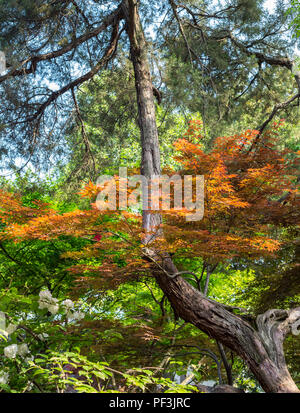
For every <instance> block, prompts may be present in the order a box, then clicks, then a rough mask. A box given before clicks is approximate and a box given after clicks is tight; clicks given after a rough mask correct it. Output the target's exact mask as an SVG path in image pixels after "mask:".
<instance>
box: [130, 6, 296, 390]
mask: <svg viewBox="0 0 300 413" xmlns="http://www.w3.org/2000/svg"><path fill="white" fill-rule="evenodd" d="M122 10H123V13H124V18H125V20H126V25H127V27H126V30H127V33H128V37H129V40H130V52H131V60H132V63H133V67H134V73H135V86H136V93H137V105H138V115H139V127H140V131H141V146H142V160H141V173H142V175H144V176H145V177H146V178H148V179H149V178H152V177H155V176H158V175H160V171H161V169H160V153H159V143H158V132H157V125H156V116H155V105H154V96H153V86H152V81H151V75H150V69H149V64H148V58H147V47H146V41H145V37H144V33H143V29H142V26H141V22H140V18H139V12H138V1H137V0H123V2H122ZM160 224H161V216H160V215H159V214H153V213H151V212H150V211H143V229H144V230H145V231H146V233H148V234H149V233H150V232H151V230H153V229H154V228H155V227H159V226H160ZM150 241H151V235H147V237H146V242H147V243H148V244H149V243H150ZM148 251H150V250H149V249H148ZM153 257H154V261H157V262H158V263H159V266H156V265H155V264H154V265H153V274H154V276H155V277H156V280H157V282H158V284H159V286H160V288H161V289H162V291H163V292H164V293H165V295H166V296H167V298H168V300H169V301H170V303H171V305H172V307H173V309H174V311H175V312H176V314H178V316H179V317H181V318H182V319H183V320H185V321H187V322H189V323H191V324H193V325H195V326H196V327H197V328H199V329H200V330H202V331H204V332H205V333H207V334H208V335H209V336H211V337H213V338H214V339H217V340H218V341H220V342H221V343H222V344H224V345H225V346H227V347H228V348H230V349H232V350H233V351H235V352H236V353H237V354H238V355H239V356H240V357H242V358H243V359H244V360H245V361H246V363H247V364H248V366H249V368H250V370H251V371H252V373H253V374H254V375H255V377H256V379H257V380H258V382H259V383H260V385H261V386H262V388H263V389H264V390H265V391H266V392H274V393H297V392H299V389H298V387H297V386H296V384H295V383H294V381H293V379H292V377H291V376H290V374H289V372H288V369H287V367H286V363H285V360H284V353H283V347H282V343H283V339H284V337H285V335H286V334H287V333H288V332H289V330H290V327H291V324H292V323H295V322H296V321H297V320H298V319H299V318H300V308H299V309H295V310H291V311H283V312H282V311H281V310H270V311H269V312H267V313H265V314H263V315H262V316H259V317H258V331H256V330H255V329H254V328H253V327H252V326H251V325H250V324H249V323H247V322H246V321H244V320H242V319H241V318H240V317H238V316H236V315H234V314H232V313H230V312H229V311H227V310H226V309H225V308H224V306H222V305H221V304H218V303H216V302H213V301H212V300H209V299H208V298H206V297H205V296H204V295H203V294H202V293H201V292H200V291H198V290H196V289H195V288H194V287H193V286H191V285H190V284H189V283H188V282H187V281H185V280H184V279H183V278H181V277H180V276H175V277H172V274H173V275H174V274H177V273H178V270H177V268H176V267H175V265H174V263H173V261H172V259H171V258H170V256H169V255H168V254H167V253H166V254H165V255H164V257H163V258H161V254H157V253H156V252H155V251H153ZM162 269H163V270H162ZM168 274H169V275H170V276H168ZM278 311H279V313H278ZM278 317H279V318H278Z"/></svg>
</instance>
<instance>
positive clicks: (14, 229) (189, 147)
mask: <svg viewBox="0 0 300 413" xmlns="http://www.w3.org/2000/svg"><path fill="white" fill-rule="evenodd" d="M280 127H281V123H279V124H277V125H276V124H275V125H273V127H272V129H269V130H267V131H265V133H264V139H263V140H262V141H260V142H256V138H257V135H258V131H255V130H247V131H245V132H244V133H242V134H237V135H234V136H229V137H221V138H217V139H216V140H215V143H214V146H213V147H212V148H211V149H210V150H209V151H207V150H204V149H203V144H202V140H203V136H202V132H201V131H202V124H201V122H200V121H191V122H190V125H189V128H188V131H187V133H186V134H185V135H184V136H183V138H182V139H180V140H178V141H177V142H175V148H176V152H177V153H176V160H177V162H178V168H179V170H178V171H176V172H177V173H180V174H181V175H185V174H190V175H198V174H200V173H201V174H203V175H204V178H205V196H204V202H205V205H204V217H203V219H202V220H199V221H195V222H187V220H186V216H187V215H188V214H190V213H191V211H189V210H186V209H185V208H182V210H180V211H178V210H175V209H174V208H172V200H171V208H170V209H169V210H167V211H164V210H161V211H152V213H153V214H154V213H156V214H158V213H160V214H162V218H163V224H162V227H161V226H160V228H162V229H163V233H164V236H161V234H160V235H159V236H157V237H156V238H155V239H154V240H153V241H152V242H151V244H149V246H147V245H146V246H145V245H144V244H143V243H142V242H143V239H144V233H143V232H141V229H140V228H141V221H142V217H141V215H139V214H138V215H136V214H135V213H133V212H129V211H105V210H104V211H101V210H99V209H98V208H97V207H96V205H95V204H94V203H92V205H91V208H90V209H88V210H74V211H72V212H66V213H60V212H58V211H55V210H54V209H52V208H49V207H48V208H47V205H46V204H40V205H39V207H38V208H29V207H24V206H22V201H21V200H20V199H18V197H17V196H14V195H12V194H9V193H6V194H5V193H4V192H2V193H1V194H2V197H1V221H2V225H3V227H2V232H1V238H2V240H13V241H14V242H17V243H19V242H24V241H26V240H27V241H28V240H34V239H35V240H42V241H44V242H45V241H48V242H49V241H53V240H55V239H60V238H61V237H63V236H69V237H70V236H71V237H75V238H79V239H84V240H87V242H88V243H87V244H86V245H85V246H84V247H83V248H82V249H79V250H78V249H77V250H74V251H66V252H64V253H63V254H62V258H63V259H66V260H71V261H72V262H73V263H74V264H73V265H72V266H70V267H69V268H68V269H67V270H68V271H69V272H70V273H71V274H72V277H75V280H76V283H75V286H74V291H73V293H74V294H75V296H77V297H80V296H81V295H82V294H83V293H84V292H88V291H109V290H115V289H117V288H120V286H121V285H122V284H125V285H126V284H127V283H130V282H132V281H134V282H136V281H138V282H139V283H142V282H143V279H146V280H147V279H148V278H149V277H150V279H151V278H153V271H154V273H155V271H157V270H158V271H161V270H162V271H163V272H164V273H166V275H167V277H171V279H176V278H177V277H178V276H179V275H180V276H182V277H183V278H185V280H186V281H185V282H188V283H189V284H190V285H191V286H192V285H193V286H194V287H195V288H196V289H198V290H199V291H200V292H201V293H202V294H204V296H206V295H207V294H208V291H209V282H210V279H211V278H212V277H213V275H214V272H217V269H218V266H222V265H225V264H226V263H230V262H231V261H232V260H237V261H238V260H242V259H246V260H248V261H249V260H250V261H251V260H258V259H267V258H270V257H276V256H277V255H278V253H279V252H280V250H281V249H282V248H283V247H284V246H285V244H286V243H291V239H289V240H288V241H287V240H286V238H285V236H284V229H285V228H287V229H288V228H290V227H295V226H297V225H298V224H299V211H300V208H299V206H300V200H299V194H298V189H297V185H296V179H297V168H298V165H299V154H298V153H294V152H292V151H288V150H280V149H278V145H277V141H278V137H279V136H280ZM166 172H168V174H170V176H171V175H172V174H173V173H174V172H175V171H170V170H168V171H166ZM101 188H103V187H101V186H100V187H99V186H97V185H96V184H93V183H92V182H90V183H89V184H88V185H87V186H85V188H84V189H83V190H82V191H81V192H80V194H81V196H82V197H87V198H91V199H92V201H93V200H95V197H96V195H97V193H98V192H99V191H100V190H101ZM130 191H132V189H131V190H129V194H130ZM173 197H174V193H172V194H171V198H173ZM12 200H13V202H12ZM156 230H157V229H156ZM295 237H296V235H295ZM145 247H146V248H145ZM149 248H151V250H152V249H155V250H156V251H158V253H157V254H158V255H159V254H162V255H163V254H164V251H168V252H169V253H172V256H173V257H172V258H173V260H175V262H178V263H180V262H181V263H183V264H181V267H182V269H181V270H180V271H179V272H178V273H177V274H178V275H177V274H171V273H170V274H168V273H167V270H166V269H165V268H163V267H162V262H161V260H160V258H157V256H154V257H153V255H152V254H151V250H149ZM91 259H92V260H95V261H94V262H93V263H85V261H86V262H88V261H90V260H91ZM188 259H190V260H193V259H198V260H199V259H200V266H199V267H200V268H198V270H197V271H192V270H191V269H190V268H189V266H188V265H186V264H184V263H185V260H188ZM162 308H163V307H162ZM224 308H225V309H226V310H229V311H230V313H229V314H232V315H233V312H235V311H237V312H238V315H233V317H239V318H240V317H241V318H240V319H243V318H245V320H247V312H245V310H243V309H238V308H237V309H236V310H235V309H234V307H233V308H231V307H230V306H224ZM162 311H163V314H164V311H165V310H162ZM175 311H176V310H175ZM163 314H162V315H163ZM85 325H86V324H85ZM92 325H93V323H92V324H91V326H92ZM111 326H112V324H111ZM200 328H201V327H200ZM139 331H140V334H141V337H143V339H146V340H151V341H153V340H154V341H155V340H158V341H159V340H160V339H161V332H159V329H158V330H157V327H156V328H154V330H153V328H151V327H150V325H149V326H147V325H145V330H144V331H143V329H141V326H140V327H139Z"/></svg>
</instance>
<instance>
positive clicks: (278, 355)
mask: <svg viewBox="0 0 300 413" xmlns="http://www.w3.org/2000/svg"><path fill="white" fill-rule="evenodd" d="M21 3H22V2H21ZM70 3H72V9H71V10H72V12H71V13H70V14H69V13H68V7H69V6H70ZM112 3H115V2H112ZM138 3H139V2H137V1H136V0H123V1H122V2H120V3H117V8H116V9H115V10H114V11H113V12H111V14H109V15H104V13H103V9H102V13H100V15H101V17H102V16H103V18H102V20H101V24H100V25H97V26H96V27H94V26H93V25H91V24H90V23H89V24H88V22H89V21H90V18H92V17H94V16H93V12H92V11H91V10H87V11H88V13H89V18H86V16H85V10H82V8H81V7H80V5H78V4H77V3H75V2H73V1H72V2H59V3H57V2H54V3H51V4H49V3H48V2H46V3H44V2H40V3H38V4H37V5H36V6H35V7H34V8H33V9H32V8H29V9H28V7H27V6H26V2H24V5H23V4H22V6H25V7H24V8H22V9H21V10H22V11H24V10H25V12H26V14H27V13H28V15H27V16H26V19H24V20H23V19H20V20H21V21H22V22H23V23H24V25H19V26H17V27H16V26H15V28H17V30H18V31H17V33H18V36H21V37H22V36H23V33H24V30H25V32H26V30H28V29H30V31H31V32H32V33H36V36H37V37H36V38H35V39H34V40H33V44H31V47H30V48H31V49H33V48H34V47H33V45H34V44H35V42H36V41H37V39H38V40H40V38H41V37H42V35H46V38H47V39H46V44H47V46H49V45H51V44H53V37H52V36H54V37H55V31H54V29H53V27H52V24H53V20H54V19H55V20H57V17H58V16H62V20H63V19H66V20H67V21H68V22H69V23H70V25H71V27H75V28H77V27H78V21H79V20H84V21H85V23H86V25H89V26H90V27H89V28H88V30H87V32H85V33H83V34H81V35H80V36H78V35H76V34H75V33H76V31H74V30H72V31H70V33H68V30H69V27H70V26H68V29H67V33H65V32H64V28H63V26H62V25H60V24H59V26H58V27H55V29H56V30H57V29H58V33H59V36H60V40H59V45H60V46H61V47H60V48H59V49H56V50H53V49H52V51H51V52H44V53H40V51H39V50H38V48H37V46H36V47H35V50H34V51H33V54H31V56H30V57H29V58H28V59H24V60H23V61H22V62H21V63H20V65H19V67H17V68H13V69H12V70H10V71H8V73H7V74H5V75H3V76H2V77H1V78H0V81H2V82H5V81H6V80H8V79H11V78H18V77H20V76H22V75H23V74H27V75H29V74H34V73H37V68H38V67H39V65H40V63H41V62H47V63H48V62H51V61H52V60H54V59H56V58H61V57H62V58H64V57H67V56H68V53H69V52H73V51H74V52H75V51H76V48H77V47H78V48H79V49H78V51H79V52H80V51H81V49H80V47H81V45H83V44H84V43H85V42H88V40H90V39H92V38H93V39H94V40H95V42H96V41H97V36H98V35H99V34H100V33H102V32H103V33H104V35H103V38H102V41H103V42H104V41H106V32H104V31H105V30H106V29H107V28H108V27H110V28H111V33H110V40H109V41H108V42H105V46H106V47H104V48H102V49H101V52H102V54H101V57H100V60H99V58H98V59H97V60H98V62H97V63H96V64H94V65H93V67H92V68H91V70H89V71H87V72H86V73H85V74H84V75H82V76H79V77H77V78H76V79H70V82H69V83H68V84H66V85H65V86H63V87H62V88H60V89H59V90H57V91H54V92H51V93H50V94H48V95H47V96H46V98H45V99H43V101H40V102H39V103H38V104H37V101H36V99H37V97H38V95H37V89H36V90H35V99H33V101H31V96H30V95H29V94H28V89H29V86H30V85H29V84H28V81H27V79H26V78H25V80H24V83H23V84H22V83H21V87H22V91H23V92H24V94H25V95H26V96H27V100H26V104H24V103H23V104H22V105H20V104H19V102H20V101H19V100H18V99H17V97H16V95H15V94H13V98H12V99H10V102H9V103H8V104H7V105H6V106H5V108H4V112H3V114H5V116H6V117H7V121H6V123H10V125H11V126H13V127H14V129H13V131H12V135H11V136H12V137H13V139H14V140H16V134H18V135H19V136H24V134H26V135H27V136H28V137H29V136H30V139H28V141H27V142H28V144H27V145H28V146H27V148H26V149H27V150H26V151H24V150H23V151H21V153H22V152H23V153H25V152H27V153H29V154H30V159H34V155H33V154H34V149H36V147H37V146H36V143H37V139H38V134H39V131H40V130H41V129H42V128H45V132H46V134H47V136H49V135H50V134H51V126H50V124H47V126H46V124H45V123H44V122H45V120H46V119H47V118H48V119H50V122H51V121H53V119H54V123H56V121H57V117H56V115H55V111H56V110H57V106H56V105H57V102H58V99H59V98H60V97H61V96H63V95H64V94H65V93H67V92H72V90H74V88H75V87H77V86H79V85H81V84H82V83H83V82H85V81H87V80H89V79H91V78H92V77H93V76H94V75H95V74H96V73H97V72H98V71H99V70H100V69H101V68H103V67H105V65H107V64H108V62H109V61H110V60H111V58H112V57H113V56H114V54H115V52H116V48H117V44H118V40H119V38H120V36H121V34H122V35H123V34H124V33H125V32H126V33H127V36H128V37H127V38H128V41H129V44H130V58H131V60H132V63H133V67H134V73H135V85H136V92H137V105H138V119H139V128H140V132H141V146H142V158H141V172H142V175H143V176H144V177H146V178H153V177H157V176H159V175H160V173H161V167H160V154H159V142H158V132H157V126H156V116H155V105H154V97H153V85H152V81H151V76H150V68H149V62H148V55H147V51H148V50H147V43H146V40H145V37H144V33H143V29H142V24H141V20H140V14H139V10H138ZM169 3H170V10H172V11H173V14H174V17H175V19H176V20H177V22H178V25H179V29H180V32H181V35H182V37H183V39H184V41H185V44H186V47H187V51H188V53H189V55H191V54H192V53H193V51H192V49H191V48H190V46H189V44H188V42H187V39H186V35H185V32H184V28H183V25H182V21H181V19H180V18H179V16H178V12H177V8H178V6H177V5H176V4H175V3H174V2H173V1H170V2H169ZM258 3H259V2H251V6H252V7H253V10H255V8H256V7H257V5H258ZM203 4H204V3H203ZM197 6H198V5H196V6H195V9H193V8H192V9H191V8H190V7H192V5H191V4H190V2H186V4H184V9H185V11H186V14H187V16H188V18H189V21H190V24H192V25H193V27H194V28H195V30H197V31H199V32H200V33H201V30H202V28H201V25H200V24H199V21H198V17H199V16H200V17H204V18H207V19H210V18H212V19H218V18H219V17H220V16H221V17H220V18H221V19H222V18H223V17H222V14H225V15H226V16H227V14H228V10H230V12H229V16H228V21H229V22H231V21H232V23H233V24H237V25H238V24H239V22H243V21H244V20H245V12H246V11H248V7H247V6H246V5H245V2H243V1H242V2H237V3H235V2H234V3H232V4H231V5H230V6H229V7H228V8H226V9H223V10H222V11H219V12H215V13H213V14H210V13H209V12H208V11H207V10H208V9H206V7H205V6H206V5H205V4H204V7H205V11H204V12H203V10H202V9H199V7H197ZM7 7H8V9H9V8H10V7H14V4H12V3H11V2H9V3H8V6H7ZM41 7H42V9H41ZM100 9H101V8H100ZM41 11H42V15H41V17H40V14H39V13H40V12H41ZM203 15H204V16H203ZM6 16H7V13H6ZM79 16H80V17H79ZM97 17H98V16H97ZM41 19H42V20H45V21H46V22H47V25H46V26H44V27H45V31H42V32H40V31H39V30H38V29H37V27H38V26H37V23H38V22H39V21H40V20H41ZM123 21H124V22H125V25H124V27H123V29H121V30H120V29H119V26H120V24H121V23H122V22H123ZM21 29H22V30H21ZM217 29H218V30H219V31H220V28H217ZM7 30H8V32H10V31H11V28H10V27H8V29H7ZM47 30H49V34H48V33H45V32H46V31H47ZM56 33H57V32H56ZM62 33H63V34H66V37H67V38H68V37H69V38H70V39H71V40H68V39H67V41H66V40H65V38H64V37H62V35H61V34H62ZM47 35H48V36H47ZM270 35H271V33H265V34H264V36H263V38H262V39H254V40H252V42H250V43H247V44H244V43H243V42H242V41H240V40H239V39H238V38H237V37H236V35H235V33H234V32H233V31H232V30H230V27H225V28H222V30H221V34H220V33H219V35H218V36H214V34H213V35H212V36H211V40H214V41H215V42H217V44H218V42H220V41H223V40H226V39H227V40H229V41H230V42H231V43H232V45H233V46H234V48H235V50H237V51H239V52H240V53H242V54H243V55H244V56H254V58H255V59H257V61H258V62H259V63H260V64H262V63H263V64H265V65H271V66H279V67H283V68H286V69H288V70H289V71H291V72H293V67H294V62H293V61H292V59H290V58H288V57H278V56H276V57H274V56H271V55H269V54H268V52H269V50H270V46H269V45H268V44H265V42H264V40H265V38H266V37H268V36H270ZM18 36H15V39H17V38H18ZM23 39H24V37H23ZM25 43H26V50H27V49H28V48H29V45H28V44H27V41H25ZM19 44H21V42H20V41H19ZM87 44H88V43H87ZM258 47H260V49H259V50H258V49H257V48H258ZM71 54H72V53H71ZM95 55H96V56H97V52H96V53H95ZM62 75H63V76H64V73H63V71H62ZM294 78H295V80H296V85H297V92H296V93H295V94H294V95H293V96H292V97H289V98H288V99H287V100H285V101H284V102H281V103H276V104H275V106H274V108H273V110H272V112H271V113H270V114H269V116H268V117H267V119H266V120H265V121H264V122H263V124H261V125H260V126H259V127H258V131H257V134H256V136H255V139H254V140H253V142H252V147H254V148H255V147H258V145H259V142H263V136H265V135H264V134H263V132H265V131H266V128H267V126H268V124H269V123H270V122H271V121H272V120H273V118H274V116H275V115H277V113H278V111H279V110H281V109H284V108H286V107H288V106H289V105H291V104H293V103H294V102H295V101H296V100H297V99H298V98H299V88H300V86H299V74H298V72H296V73H294ZM10 87H11V83H10V84H8V83H6V84H5V88H6V91H7V94H6V96H7V97H8V98H10ZM34 87H35V85H34ZM22 99H24V96H23V95H22ZM23 102H24V100H23ZM53 104H54V105H53ZM50 109H51V111H50ZM53 110H54V112H53ZM11 113H13V116H18V117H19V119H18V120H16V119H12V115H11ZM53 116H54V118H53ZM52 126H53V125H52ZM41 143H42V142H41ZM47 144H48V143H47ZM252 147H251V149H252ZM89 215H92V213H90V214H89V213H88V214H86V215H85V216H84V218H83V219H84V220H87V221H88V219H89V218H90V216H89ZM79 216H80V214H79ZM65 218H67V219H68V222H69V225H70V226H72V225H75V224H76V219H75V218H76V214H69V216H68V217H65ZM40 219H41V220H42V221H43V218H40ZM54 220H55V222H56V224H55V225H56V228H57V231H58V232H59V231H63V228H61V229H60V228H59V227H58V226H57V224H58V223H59V217H56V216H55V217H54ZM81 224H82V222H81ZM86 224H87V222H86ZM93 224H95V223H93ZM160 224H161V216H160V214H154V213H152V212H151V211H143V222H142V227H143V230H144V231H145V237H144V240H143V243H144V244H147V248H146V251H144V254H145V253H146V254H147V256H148V258H149V259H150V261H151V262H153V261H154V263H155V265H154V266H153V267H151V271H152V274H153V275H154V276H155V277H156V279H157V282H158V284H159V286H160V288H161V289H162V291H163V292H164V293H165V294H166V296H167V298H168V299H169V301H170V303H171V305H172V307H173V308H174V310H175V311H176V313H177V315H178V316H179V317H181V318H183V319H184V320H186V321H187V322H190V323H192V324H194V325H196V326H197V327H198V328H200V329H201V330H203V331H204V332H206V333H208V334H209V335H211V336H212V337H214V338H216V339H217V340H218V341H220V342H221V343H222V344H224V345H226V346H227V347H229V348H231V349H232V350H234V351H236V352H237V353H238V354H239V355H240V356H241V357H242V358H243V359H244V360H245V361H246V362H247V364H248V365H249V367H250V369H251V370H252V372H253V373H254V375H255V376H256V377H257V379H258V380H259V382H260V383H261V385H262V387H263V388H264V390H265V391H268V392H297V391H299V390H298V388H297V386H296V385H295V383H294V382H293V380H292V379H291V377H290V375H289V373H288V370H287V367H286V365H285V362H284V356H283V350H282V341H283V338H284V336H285V334H286V333H287V331H288V327H289V325H290V323H292V322H293V321H295V320H296V318H297V315H298V313H299V309H296V310H291V311H283V312H282V311H280V310H270V311H269V312H266V313H265V314H264V315H263V316H261V317H260V318H259V321H258V325H259V329H260V332H259V333H258V332H257V331H256V330H255V329H254V328H253V327H252V326H251V325H250V324H249V323H247V322H245V321H244V320H243V319H242V318H240V317H238V316H236V315H234V314H232V313H231V312H229V311H228V310H227V309H225V308H224V307H223V306H222V305H220V304H218V303H216V302H213V301H212V300H209V299H208V298H206V297H205V295H204V294H202V293H201V292H200V291H197V290H196V289H195V288H193V287H192V286H191V285H190V284H189V283H188V282H187V281H186V280H184V279H183V278H182V277H180V274H178V270H177V268H176V267H175V265H174V263H173V261H172V259H171V257H170V256H169V254H168V253H167V252H166V251H164V253H163V255H161V252H160V253H159V251H158V250H157V249H156V247H155V243H153V245H152V243H151V242H150V241H151V240H152V242H153V239H155V238H156V237H153V233H152V231H153V228H155V227H160ZM75 235H76V233H75ZM158 235H159V236H161V232H160V231H159V232H158ZM157 264H158V265H157ZM274 320H275V324H274ZM273 333H274V334H275V335H274V334H273ZM275 336H276V337H275Z"/></svg>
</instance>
